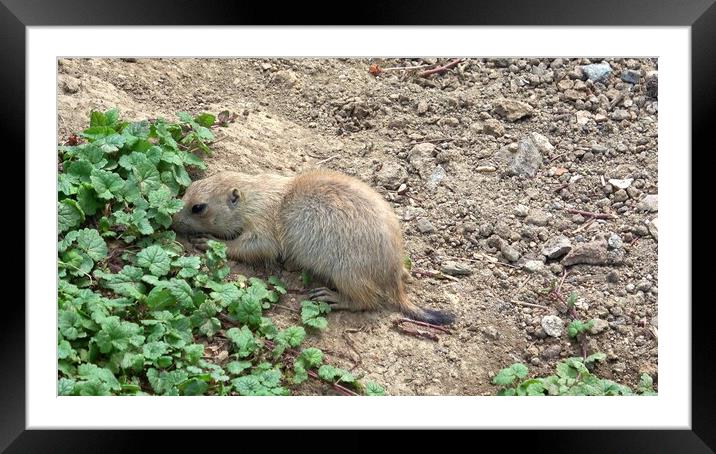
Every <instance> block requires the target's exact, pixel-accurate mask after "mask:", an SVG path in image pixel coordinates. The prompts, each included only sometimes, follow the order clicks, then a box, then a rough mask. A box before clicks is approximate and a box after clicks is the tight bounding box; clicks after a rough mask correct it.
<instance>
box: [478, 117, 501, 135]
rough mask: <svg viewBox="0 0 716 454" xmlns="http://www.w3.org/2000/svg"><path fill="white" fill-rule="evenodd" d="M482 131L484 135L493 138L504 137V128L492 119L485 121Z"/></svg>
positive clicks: (499, 122) (498, 121)
mask: <svg viewBox="0 0 716 454" xmlns="http://www.w3.org/2000/svg"><path fill="white" fill-rule="evenodd" d="M482 130H483V132H484V133H485V134H489V135H491V136H494V137H502V136H503V135H505V127H504V126H503V125H502V122H501V121H500V120H496V119H494V118H489V119H487V120H485V123H484V124H483V126H482Z"/></svg>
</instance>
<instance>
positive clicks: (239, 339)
mask: <svg viewBox="0 0 716 454" xmlns="http://www.w3.org/2000/svg"><path fill="white" fill-rule="evenodd" d="M226 337H228V338H229V339H230V340H231V342H233V343H234V345H235V346H236V347H237V348H238V354H239V358H245V357H247V356H249V355H251V354H252V353H253V352H254V351H256V349H257V348H258V344H257V343H256V339H254V335H253V334H252V333H251V330H250V329H249V328H248V327H246V326H242V327H241V329H239V328H230V329H228V330H227V331H226Z"/></svg>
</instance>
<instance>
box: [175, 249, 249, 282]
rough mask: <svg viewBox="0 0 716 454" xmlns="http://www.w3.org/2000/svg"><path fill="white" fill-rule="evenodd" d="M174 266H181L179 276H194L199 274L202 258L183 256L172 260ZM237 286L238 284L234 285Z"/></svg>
mask: <svg viewBox="0 0 716 454" xmlns="http://www.w3.org/2000/svg"><path fill="white" fill-rule="evenodd" d="M172 266H175V267H178V268H181V269H180V270H179V273H177V276H179V277H180V278H183V279H187V278H190V277H194V276H196V275H197V274H199V268H201V259H200V258H199V257H197V256H195V255H193V256H181V257H179V258H177V259H176V260H174V261H173V262H172ZM234 288H236V286H234Z"/></svg>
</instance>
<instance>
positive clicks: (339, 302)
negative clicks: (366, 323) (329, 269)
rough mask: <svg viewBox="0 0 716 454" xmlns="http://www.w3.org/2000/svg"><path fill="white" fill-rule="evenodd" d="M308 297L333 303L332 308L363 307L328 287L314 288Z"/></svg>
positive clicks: (353, 309)
mask: <svg viewBox="0 0 716 454" xmlns="http://www.w3.org/2000/svg"><path fill="white" fill-rule="evenodd" d="M308 297H309V298H310V299H312V300H314V301H323V302H326V303H328V304H330V305H331V310H336V311H340V310H348V311H359V310H362V308H360V307H357V306H356V305H355V304H353V303H352V302H351V301H347V300H346V299H345V298H344V297H343V296H342V295H341V294H340V293H338V292H335V291H333V290H331V289H329V288H326V287H318V288H314V289H312V290H311V291H309V292H308Z"/></svg>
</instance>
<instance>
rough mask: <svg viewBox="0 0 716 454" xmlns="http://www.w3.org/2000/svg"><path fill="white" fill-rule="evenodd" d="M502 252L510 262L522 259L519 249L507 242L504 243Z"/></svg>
mask: <svg viewBox="0 0 716 454" xmlns="http://www.w3.org/2000/svg"><path fill="white" fill-rule="evenodd" d="M500 252H502V256H503V257H504V258H505V259H507V260H508V261H510V262H516V261H517V260H519V259H520V253H519V252H517V249H515V248H513V247H512V246H510V245H509V244H507V243H503V244H502V247H501V248H500Z"/></svg>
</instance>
